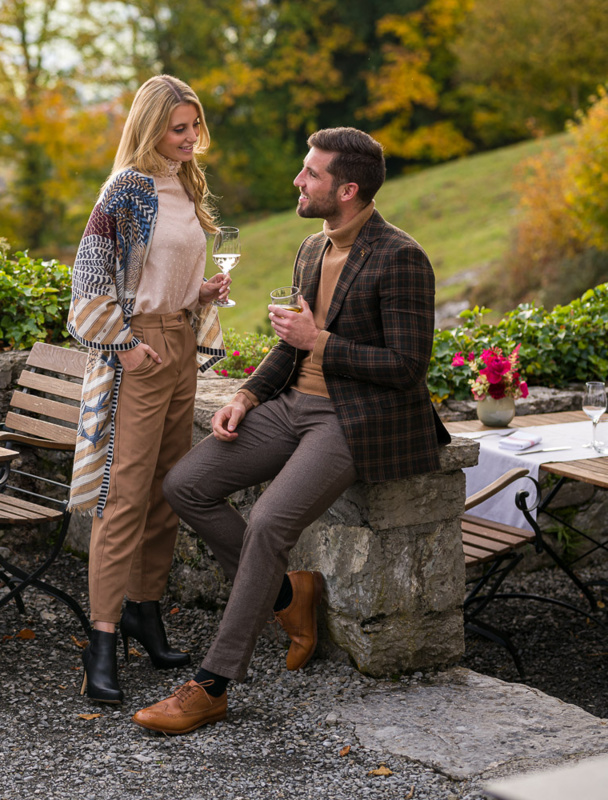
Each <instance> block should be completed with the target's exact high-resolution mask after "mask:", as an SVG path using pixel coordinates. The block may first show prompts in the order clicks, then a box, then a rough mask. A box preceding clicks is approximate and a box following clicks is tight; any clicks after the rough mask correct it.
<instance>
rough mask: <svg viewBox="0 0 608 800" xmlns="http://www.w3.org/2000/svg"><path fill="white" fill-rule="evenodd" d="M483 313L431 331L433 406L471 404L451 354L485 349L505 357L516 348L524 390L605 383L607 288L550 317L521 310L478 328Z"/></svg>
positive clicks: (528, 307)
mask: <svg viewBox="0 0 608 800" xmlns="http://www.w3.org/2000/svg"><path fill="white" fill-rule="evenodd" d="M487 313H489V312H488V309H484V308H482V309H479V308H477V307H476V308H474V309H473V310H471V311H463V312H462V313H461V314H460V318H461V319H462V324H461V325H460V326H459V327H457V328H454V329H452V330H445V331H436V332H435V342H434V345H433V355H432V358H431V364H430V368H429V373H428V385H429V389H430V391H431V395H432V397H433V399H434V400H435V401H441V400H445V399H446V398H448V397H453V398H455V399H457V400H465V399H469V398H471V389H470V386H469V383H468V380H469V378H470V374H469V371H468V370H467V369H463V368H462V367H453V366H452V359H453V357H454V354H455V353H457V352H459V351H460V352H462V353H464V354H465V355H466V354H468V353H471V352H474V353H475V354H476V355H477V354H480V353H481V351H482V350H484V349H486V348H489V347H500V348H502V349H503V351H504V352H505V353H510V352H511V350H512V349H513V348H514V347H515V346H516V345H517V344H521V348H520V351H519V363H520V368H521V374H522V377H523V378H524V379H525V380H526V381H527V382H528V384H530V385H535V384H536V385H542V386H553V387H561V386H566V385H568V384H569V383H576V382H583V381H591V380H600V381H606V378H607V377H608V284H606V283H604V284H601V285H600V286H597V287H596V288H595V289H590V290H589V291H588V292H585V294H584V295H583V296H582V297H580V298H579V299H577V300H573V301H572V302H571V303H570V304H569V305H567V306H556V307H555V308H554V309H553V311H546V310H545V309H544V308H542V306H541V307H536V306H534V305H533V304H522V305H520V306H518V307H517V308H516V309H515V310H514V311H511V312H510V313H509V314H507V315H506V316H505V317H504V318H503V319H502V320H501V321H500V322H499V323H498V324H497V325H490V324H487V323H484V319H483V318H484V316H485V315H486V314H487Z"/></svg>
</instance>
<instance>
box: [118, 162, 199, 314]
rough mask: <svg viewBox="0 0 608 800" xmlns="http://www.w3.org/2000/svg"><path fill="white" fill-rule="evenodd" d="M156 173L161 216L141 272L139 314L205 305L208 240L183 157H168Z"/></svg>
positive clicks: (172, 311) (136, 300)
mask: <svg viewBox="0 0 608 800" xmlns="http://www.w3.org/2000/svg"><path fill="white" fill-rule="evenodd" d="M165 161H166V164H167V167H166V170H165V171H164V172H162V173H160V174H157V175H154V183H155V184H156V190H157V192H158V216H157V218H156V225H155V227H154V235H153V237H152V244H151V247H150V252H149V253H148V258H147V260H146V263H145V264H144V267H143V269H142V273H141V279H140V281H139V286H138V287H137V295H136V298H135V309H134V312H133V313H134V314H173V313H175V312H176V311H181V310H182V309H188V310H189V311H197V310H198V309H199V308H200V303H199V301H198V293H199V289H200V285H201V283H202V282H203V277H204V275H205V255H206V252H207V240H206V238H205V232H204V230H203V229H202V227H201V224H200V222H199V220H198V217H197V216H196V212H195V210H194V203H193V202H192V200H190V198H189V197H188V195H187V194H186V190H185V189H184V186H183V184H182V182H181V181H180V179H179V177H178V174H177V173H178V172H179V169H180V167H181V162H180V161H171V160H169V159H165Z"/></svg>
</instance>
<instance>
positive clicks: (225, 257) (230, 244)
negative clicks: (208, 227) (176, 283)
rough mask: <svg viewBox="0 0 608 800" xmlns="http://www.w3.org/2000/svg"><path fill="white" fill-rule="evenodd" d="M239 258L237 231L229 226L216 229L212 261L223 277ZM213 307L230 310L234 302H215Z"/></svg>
mask: <svg viewBox="0 0 608 800" xmlns="http://www.w3.org/2000/svg"><path fill="white" fill-rule="evenodd" d="M240 257H241V240H240V238H239V229H238V228H231V227H229V226H225V225H224V226H222V227H221V228H218V230H217V233H216V234H215V237H214V239H213V261H214V262H215V264H216V265H217V266H218V267H219V268H220V269H221V271H222V272H223V273H224V275H228V273H229V272H230V270H231V269H234V268H235V267H236V265H237V264H238V263H239V259H240ZM214 305H216V306H220V308H230V307H231V306H235V305H236V303H235V302H234V300H230V299H228V300H224V301H223V302H222V301H220V300H215V302H214Z"/></svg>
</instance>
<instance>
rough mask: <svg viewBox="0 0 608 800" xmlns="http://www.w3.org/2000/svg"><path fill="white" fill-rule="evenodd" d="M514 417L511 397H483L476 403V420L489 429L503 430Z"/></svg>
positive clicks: (513, 403) (513, 405)
mask: <svg viewBox="0 0 608 800" xmlns="http://www.w3.org/2000/svg"><path fill="white" fill-rule="evenodd" d="M514 416H515V400H514V399H513V398H512V397H501V398H500V400H495V399H494V398H493V397H484V399H483V400H478V401H477V418H478V419H479V420H481V422H483V424H484V425H487V426H488V427H489V428H505V427H506V426H507V425H508V424H509V422H511V420H512V419H513V417H514Z"/></svg>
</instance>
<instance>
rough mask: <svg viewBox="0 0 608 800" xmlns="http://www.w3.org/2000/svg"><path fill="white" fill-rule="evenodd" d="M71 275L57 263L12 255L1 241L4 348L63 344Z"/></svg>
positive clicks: (0, 303) (1, 344)
mask: <svg viewBox="0 0 608 800" xmlns="http://www.w3.org/2000/svg"><path fill="white" fill-rule="evenodd" d="M71 284H72V278H71V272H70V268H69V267H68V266H67V265H66V264H60V263H59V262H58V261H56V260H54V259H53V260H52V261H43V260H42V259H41V258H36V259H34V258H30V256H29V255H28V254H27V252H25V253H22V252H17V253H15V254H14V255H13V256H12V257H9V255H8V243H7V241H6V240H5V239H0V309H1V310H0V347H1V348H2V349H3V350H29V349H30V348H31V347H32V345H33V344H34V342H55V343H63V342H65V340H66V339H67V338H68V332H67V330H66V323H67V319H68V310H69V308H70V294H71Z"/></svg>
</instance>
